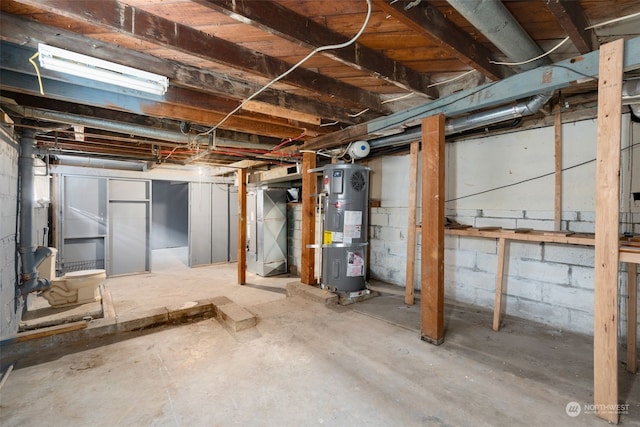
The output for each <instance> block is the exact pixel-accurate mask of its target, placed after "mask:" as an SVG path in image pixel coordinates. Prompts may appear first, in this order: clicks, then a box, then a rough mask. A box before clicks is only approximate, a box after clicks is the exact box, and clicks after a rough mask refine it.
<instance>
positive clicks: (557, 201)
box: [553, 104, 562, 231]
mask: <svg viewBox="0 0 640 427" xmlns="http://www.w3.org/2000/svg"><path fill="white" fill-rule="evenodd" d="M554 115H555V119H554V129H555V166H556V169H555V197H554V215H553V218H554V226H555V230H557V231H559V230H561V229H562V112H561V106H560V104H556V106H555V108H554Z"/></svg>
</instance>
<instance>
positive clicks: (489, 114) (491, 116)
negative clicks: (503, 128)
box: [444, 93, 552, 135]
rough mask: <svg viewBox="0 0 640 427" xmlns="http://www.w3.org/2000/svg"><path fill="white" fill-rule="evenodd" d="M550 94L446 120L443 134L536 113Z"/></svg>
mask: <svg viewBox="0 0 640 427" xmlns="http://www.w3.org/2000/svg"><path fill="white" fill-rule="evenodd" d="M551 96H552V94H550V93H541V94H539V95H536V96H534V97H532V98H531V99H529V100H528V101H525V102H520V103H518V104H516V105H506V106H504V107H500V108H496V109H494V110H490V111H482V112H480V113H475V114H469V115H468V116H464V117H460V118H457V119H450V120H447V123H446V125H445V130H444V133H445V135H452V134H454V133H459V132H464V131H465V130H469V129H475V128H479V127H482V126H487V125H491V124H494V123H498V122H503V121H505V120H509V119H516V118H519V117H524V116H531V115H533V114H535V113H537V112H538V111H539V110H540V108H542V106H543V105H544V104H546V103H547V101H549V99H551Z"/></svg>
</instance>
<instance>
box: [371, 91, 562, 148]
mask: <svg viewBox="0 0 640 427" xmlns="http://www.w3.org/2000/svg"><path fill="white" fill-rule="evenodd" d="M551 96H552V94H550V93H541V94H539V95H536V96H534V97H532V98H531V99H529V100H527V101H523V102H520V103H518V104H516V105H507V106H504V107H499V108H496V109H494V110H490V111H482V112H480V113H475V114H470V115H468V116H464V117H460V118H457V119H449V120H447V122H446V124H445V129H444V134H445V135H453V134H455V133H459V132H464V131H465V130H469V129H475V128H479V127H481V126H488V125H492V124H495V123H499V122H503V121H505V120H509V119H516V118H520V117H525V116H530V115H533V114H535V113H537V112H538V111H540V108H542V106H543V105H544V104H546V103H547V102H548V101H549V99H551ZM420 134H421V130H420V128H419V127H418V128H416V129H415V130H411V131H407V132H404V133H401V134H397V135H391V136H385V137H382V138H378V139H374V140H372V141H369V145H370V146H371V149H374V148H382V147H388V146H391V145H401V144H408V143H409V142H411V141H415V140H416V139H420Z"/></svg>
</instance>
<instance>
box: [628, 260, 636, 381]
mask: <svg viewBox="0 0 640 427" xmlns="http://www.w3.org/2000/svg"><path fill="white" fill-rule="evenodd" d="M627 295H629V300H628V302H627V371H629V372H631V373H632V374H635V373H636V372H638V354H637V345H638V344H637V333H638V331H637V327H638V324H637V322H638V267H637V265H636V264H635V263H631V262H630V263H628V264H627Z"/></svg>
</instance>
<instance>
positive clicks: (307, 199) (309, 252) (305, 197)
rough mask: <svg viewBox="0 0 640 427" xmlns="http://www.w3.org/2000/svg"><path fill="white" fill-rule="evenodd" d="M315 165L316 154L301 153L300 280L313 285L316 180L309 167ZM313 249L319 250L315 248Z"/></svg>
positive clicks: (314, 280) (311, 167) (314, 281)
mask: <svg viewBox="0 0 640 427" xmlns="http://www.w3.org/2000/svg"><path fill="white" fill-rule="evenodd" d="M315 167H316V155H315V154H314V153H303V154H302V245H301V246H302V261H301V266H300V281H301V282H302V283H304V284H306V285H315V283H316V279H315V274H314V270H315V258H314V249H313V248H310V247H309V245H313V244H314V243H315V227H316V199H315V197H314V195H315V193H316V191H317V190H316V181H317V177H316V175H315V174H314V173H309V169H313V168H315ZM315 250H318V251H319V250H321V249H320V248H317V249H315Z"/></svg>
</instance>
